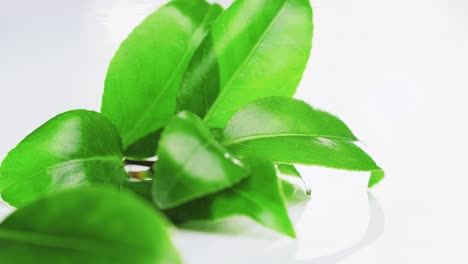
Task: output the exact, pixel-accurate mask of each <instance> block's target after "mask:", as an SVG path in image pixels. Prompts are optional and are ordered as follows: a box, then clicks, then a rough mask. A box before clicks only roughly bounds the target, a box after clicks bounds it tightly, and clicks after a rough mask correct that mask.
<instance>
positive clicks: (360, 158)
mask: <svg viewBox="0 0 468 264" xmlns="http://www.w3.org/2000/svg"><path fill="white" fill-rule="evenodd" d="M355 140H356V138H355V136H354V135H353V134H352V133H351V131H350V130H349V129H348V128H347V127H346V125H345V124H344V123H343V122H342V121H340V120H339V119H338V118H337V117H335V116H333V115H331V114H328V113H325V112H323V111H319V110H315V109H313V108H312V107H310V106H308V105H307V104H306V103H304V102H302V101H299V100H295V99H291V98H286V97H270V98H264V99H260V100H258V101H256V102H254V103H252V104H250V105H248V106H246V107H244V108H243V109H241V110H240V111H239V112H237V113H236V114H235V115H234V116H233V118H232V119H231V120H230V121H229V123H228V124H227V125H226V128H225V130H224V133H223V136H222V140H221V142H222V145H224V146H226V147H227V148H228V149H229V150H231V151H232V152H233V153H234V154H236V155H239V156H241V157H251V156H262V157H265V158H267V159H269V160H271V161H273V162H275V163H286V164H305V165H319V166H324V167H329V168H337V169H345V170H353V171H381V169H380V168H379V167H378V166H377V164H376V163H375V162H374V161H373V160H372V158H371V157H370V156H369V155H368V154H367V153H365V152H364V151H363V150H362V149H360V148H359V147H358V146H356V145H355V143H354V142H353V141H355ZM378 174H379V175H377V176H373V177H372V178H371V182H372V184H371V182H370V183H369V184H370V185H373V184H376V183H377V182H378V181H379V180H381V179H382V178H383V172H379V173H378Z"/></svg>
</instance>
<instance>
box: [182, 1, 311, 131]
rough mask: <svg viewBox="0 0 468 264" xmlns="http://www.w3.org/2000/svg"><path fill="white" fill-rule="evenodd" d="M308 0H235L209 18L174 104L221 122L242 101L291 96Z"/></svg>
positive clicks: (300, 67) (303, 51)
mask: <svg viewBox="0 0 468 264" xmlns="http://www.w3.org/2000/svg"><path fill="white" fill-rule="evenodd" d="M312 31H313V25H312V9H311V7H310V4H309V1H308V0H238V1H235V2H234V3H233V4H232V5H231V7H229V8H228V9H227V10H226V11H225V12H224V13H223V14H222V15H221V16H220V17H219V18H218V19H217V20H216V22H215V23H214V24H213V26H212V30H211V32H210V34H209V35H208V36H207V37H206V38H205V40H204V42H203V43H202V45H201V46H200V48H199V49H198V50H197V52H196V53H195V55H194V57H193V59H192V61H191V62H190V64H189V67H188V70H187V72H186V74H185V76H184V79H183V81H182V84H181V89H180V91H179V94H178V98H177V99H178V100H177V102H178V108H179V109H180V110H190V111H192V112H194V113H196V114H198V115H199V116H201V117H205V120H206V121H207V123H208V125H209V126H210V127H218V128H221V127H224V125H225V124H226V123H227V121H228V120H229V118H230V117H231V116H232V115H233V114H234V113H235V112H236V111H237V110H238V109H240V108H241V107H243V106H245V105H246V104H248V103H250V102H252V101H254V100H256V99H258V98H261V97H267V96H273V95H282V96H292V95H293V94H294V92H295V90H296V88H297V86H298V84H299V81H300V79H301V77H302V74H303V71H304V69H305V66H306V64H307V60H308V58H309V54H310V49H311V45H312V44H311V43H312Z"/></svg>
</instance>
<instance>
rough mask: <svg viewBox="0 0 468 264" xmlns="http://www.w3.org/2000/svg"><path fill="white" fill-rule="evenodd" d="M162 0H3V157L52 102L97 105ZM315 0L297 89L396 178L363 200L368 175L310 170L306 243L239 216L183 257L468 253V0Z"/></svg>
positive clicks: (457, 259) (196, 241) (184, 235)
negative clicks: (122, 55) (129, 38)
mask: <svg viewBox="0 0 468 264" xmlns="http://www.w3.org/2000/svg"><path fill="white" fill-rule="evenodd" d="M160 2H161V1H156V0H152V1H143V0H112V1H111V0H86V1H60V0H43V1H33V0H19V1H6V0H5V1H2V2H1V5H0V124H1V125H0V128H1V130H0V135H1V137H0V157H3V156H4V155H5V154H6V152H7V151H8V150H9V149H11V148H13V147H14V146H15V144H16V143H18V142H19V141H20V140H21V139H22V138H23V137H24V136H26V135H27V134H28V133H30V132H31V131H32V130H33V129H34V128H36V127H37V126H39V125H40V124H42V123H43V122H45V121H46V120H48V119H49V118H50V117H52V116H54V115H55V114H57V113H60V112H63V111H66V110H69V109H73V108H87V109H96V110H97V109H99V105H100V97H101V93H102V86H103V80H104V77H105V72H106V68H107V64H108V62H109V60H110V59H111V57H112V55H113V53H114V52H115V50H116V48H117V47H118V44H119V42H120V41H121V40H122V39H123V38H125V36H126V35H127V34H128V33H129V32H130V31H131V29H132V28H133V27H134V26H135V25H136V24H137V23H138V22H139V21H140V20H141V19H142V18H144V17H145V15H147V14H148V13H150V12H151V11H152V10H153V9H155V7H157V6H158V5H159V4H160ZM224 2H225V3H228V2H230V1H224ZM312 4H313V6H314V13H315V14H314V16H315V19H314V20H315V36H314V48H313V52H312V58H311V60H310V63H309V66H308V69H307V71H306V73H305V77H304V80H303V82H302V84H301V87H300V88H299V90H298V93H297V97H298V98H302V99H305V100H306V101H308V102H310V103H312V104H313V105H315V106H317V107H320V108H323V109H325V110H328V111H330V112H332V113H335V114H337V115H338V116H340V117H342V119H344V121H346V122H347V123H348V124H349V125H350V127H351V128H352V129H353V130H354V131H355V132H356V134H357V135H358V137H360V138H361V139H363V143H364V145H365V146H366V148H367V149H368V150H369V152H370V153H372V154H373V156H374V157H375V159H376V160H377V161H379V162H380V164H381V165H382V166H383V168H385V169H386V171H387V178H386V179H385V180H384V181H383V182H382V183H381V184H380V185H378V186H377V187H375V188H374V189H372V190H371V192H372V193H373V197H375V199H371V200H370V203H368V196H367V190H366V181H367V176H366V175H359V174H354V173H348V172H337V171H332V170H325V169H317V168H306V167H302V168H301V171H302V173H303V174H304V175H305V176H306V180H307V181H308V182H309V183H310V184H311V186H312V191H313V198H312V200H311V201H310V202H309V203H308V204H307V205H306V206H305V209H304V210H303V211H302V214H299V213H300V212H301V210H300V208H294V210H293V211H294V215H295V216H296V217H295V219H296V220H297V222H296V228H297V233H298V234H299V237H298V239H297V241H292V240H289V239H287V238H283V237H278V236H276V235H275V234H273V233H271V232H269V231H266V230H264V229H262V228H259V227H257V226H256V225H253V224H251V223H250V222H248V221H245V220H242V221H240V222H242V223H244V222H247V223H246V224H245V225H241V226H244V230H238V226H239V224H240V223H239V221H238V220H235V221H231V223H230V224H229V225H228V227H229V228H226V225H225V226H224V228H223V229H227V230H224V233H225V234H209V233H208V234H207V233H200V232H196V231H179V232H177V233H176V234H175V239H176V242H177V245H178V246H179V248H180V249H181V252H182V253H183V255H184V258H185V260H186V262H187V263H193V264H196V263H335V262H336V261H338V260H341V262H340V263H348V264H350V263H360V264H362V263H389V264H390V263H391V264H393V263H467V261H468V258H467V256H466V254H465V253H464V250H465V247H466V242H467V241H466V237H468V229H467V228H466V223H467V220H468V214H467V213H466V208H465V201H467V198H468V195H467V191H466V190H467V189H468V179H467V176H468V175H467V172H466V170H465V163H466V158H467V155H466V149H467V148H468V144H467V139H466V138H467V136H466V135H467V132H468V126H467V121H466V120H467V119H466V113H468V111H467V110H468V109H467V106H466V100H467V99H468V95H467V93H466V89H467V88H468V78H467V75H466V74H467V73H468V49H467V47H468V16H467V14H468V2H466V1H464V0H410V1H407V0H355V1H345V0H313V1H312ZM369 205H370V209H369ZM0 208H1V209H0V216H2V215H5V214H6V211H8V210H9V209H8V208H6V207H0ZM380 208H382V210H380ZM369 218H370V219H371V220H372V221H371V223H370V225H369V226H368V222H369ZM232 222H234V224H232ZM216 228H219V226H216ZM382 228H384V231H383V233H381V231H382ZM245 229H247V231H246V230H245ZM374 240H376V241H374ZM369 244H370V245H369ZM342 257H344V258H342ZM241 258H244V259H247V260H245V261H241V260H240V259H241ZM255 258H257V259H255ZM258 258H259V259H258ZM293 259H297V260H302V262H301V261H299V262H298V261H296V260H293ZM307 259H308V260H307Z"/></svg>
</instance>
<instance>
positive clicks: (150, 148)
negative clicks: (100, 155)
mask: <svg viewBox="0 0 468 264" xmlns="http://www.w3.org/2000/svg"><path fill="white" fill-rule="evenodd" d="M161 132H162V129H159V130H156V131H155V132H153V133H151V134H149V135H147V136H145V137H144V138H141V139H139V140H138V141H137V142H135V143H133V144H132V145H130V146H128V148H127V149H126V150H125V151H124V155H125V157H129V158H133V159H139V160H144V159H147V158H152V157H155V156H156V152H157V150H158V144H159V139H160V138H161Z"/></svg>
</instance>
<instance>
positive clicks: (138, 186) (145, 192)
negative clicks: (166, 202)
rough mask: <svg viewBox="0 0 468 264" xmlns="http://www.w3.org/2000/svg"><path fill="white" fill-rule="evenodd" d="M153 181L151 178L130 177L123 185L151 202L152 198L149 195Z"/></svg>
mask: <svg viewBox="0 0 468 264" xmlns="http://www.w3.org/2000/svg"><path fill="white" fill-rule="evenodd" d="M152 183H153V181H152V180H151V179H142V180H138V179H130V180H128V181H127V182H126V183H125V185H124V187H125V188H127V189H129V190H130V191H132V192H133V193H135V194H137V195H138V196H140V197H141V198H143V199H145V200H147V201H149V202H152V201H153V198H152V196H151V185H152Z"/></svg>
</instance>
